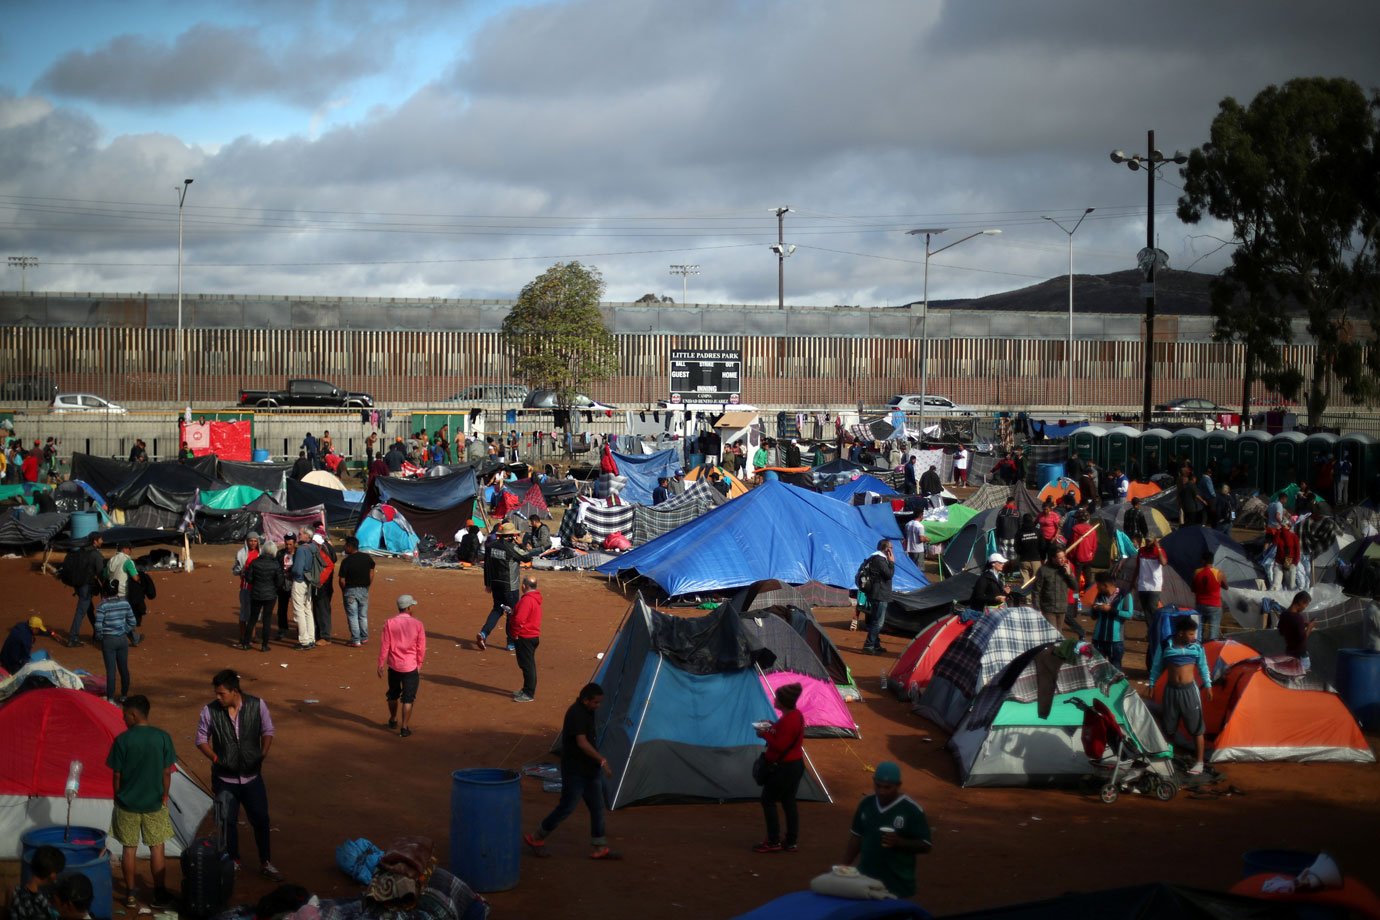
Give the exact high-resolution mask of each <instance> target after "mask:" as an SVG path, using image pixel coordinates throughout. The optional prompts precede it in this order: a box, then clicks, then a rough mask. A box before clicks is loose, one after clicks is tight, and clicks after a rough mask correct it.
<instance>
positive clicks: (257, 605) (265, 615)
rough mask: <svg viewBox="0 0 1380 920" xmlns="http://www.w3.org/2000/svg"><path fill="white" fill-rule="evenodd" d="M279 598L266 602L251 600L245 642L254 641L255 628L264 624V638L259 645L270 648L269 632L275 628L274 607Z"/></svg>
mask: <svg viewBox="0 0 1380 920" xmlns="http://www.w3.org/2000/svg"><path fill="white" fill-rule="evenodd" d="M277 600H278V599H277V598H272V597H271V598H269V599H268V600H266V601H260V600H250V602H249V622H248V623H247V624H246V629H245V634H244V641H246V642H253V641H254V627H255V626H256V625H257V624H258V623H260V622H262V623H263V624H264V631H263V638H262V639H260V640H259V645H260V646H262V647H263V648H268V632H269V629H270V627H272V626H273V605H274V604H275V603H277Z"/></svg>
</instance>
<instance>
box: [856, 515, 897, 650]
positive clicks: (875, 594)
mask: <svg viewBox="0 0 1380 920" xmlns="http://www.w3.org/2000/svg"><path fill="white" fill-rule="evenodd" d="M895 575H896V557H895V556H894V555H893V554H892V550H891V541H890V540H882V541H881V542H880V543H878V544H877V549H876V551H875V552H873V553H872V555H871V556H868V557H867V576H868V577H867V588H866V592H867V600H868V602H869V605H870V607H871V609H870V611H869V616H868V619H867V641H866V642H864V643H863V652H864V653H866V654H868V655H880V654H882V651H883V649H882V639H881V633H882V626H883V625H884V624H885V623H886V608H887V605H888V604H890V603H891V580H892V578H893V577H895Z"/></svg>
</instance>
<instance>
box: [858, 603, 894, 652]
mask: <svg viewBox="0 0 1380 920" xmlns="http://www.w3.org/2000/svg"><path fill="white" fill-rule="evenodd" d="M889 603H891V602H890V601H875V602H874V603H873V604H872V609H871V610H870V611H868V618H867V641H866V642H864V643H863V648H865V649H869V648H878V649H879V648H881V647H882V636H881V633H882V627H883V626H884V625H886V608H887V604H889Z"/></svg>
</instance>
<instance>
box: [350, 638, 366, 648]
mask: <svg viewBox="0 0 1380 920" xmlns="http://www.w3.org/2000/svg"><path fill="white" fill-rule="evenodd" d="M363 646H364V643H363V642H360V641H359V640H358V639H351V640H350V648H362V647H363Z"/></svg>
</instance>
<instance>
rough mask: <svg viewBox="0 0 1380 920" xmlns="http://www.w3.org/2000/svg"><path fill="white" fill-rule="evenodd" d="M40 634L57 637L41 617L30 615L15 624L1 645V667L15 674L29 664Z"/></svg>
mask: <svg viewBox="0 0 1380 920" xmlns="http://www.w3.org/2000/svg"><path fill="white" fill-rule="evenodd" d="M39 636H48V637H49V638H55V637H54V636H53V633H52V631H51V630H49V629H48V627H46V626H44V625H43V620H42V619H41V618H39V617H29V619H28V620H26V621H25V622H23V623H16V624H14V628H13V629H11V630H10V634H9V635H8V636H6V637H5V644H4V645H3V646H0V668H4V669H5V670H6V671H8V672H9V673H10V674H13V673H15V672H16V671H18V670H19V669H20V668H22V667H24V665H26V664H28V663H29V658H30V657H32V655H33V650H34V640H35V639H37V638H38V637H39Z"/></svg>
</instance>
